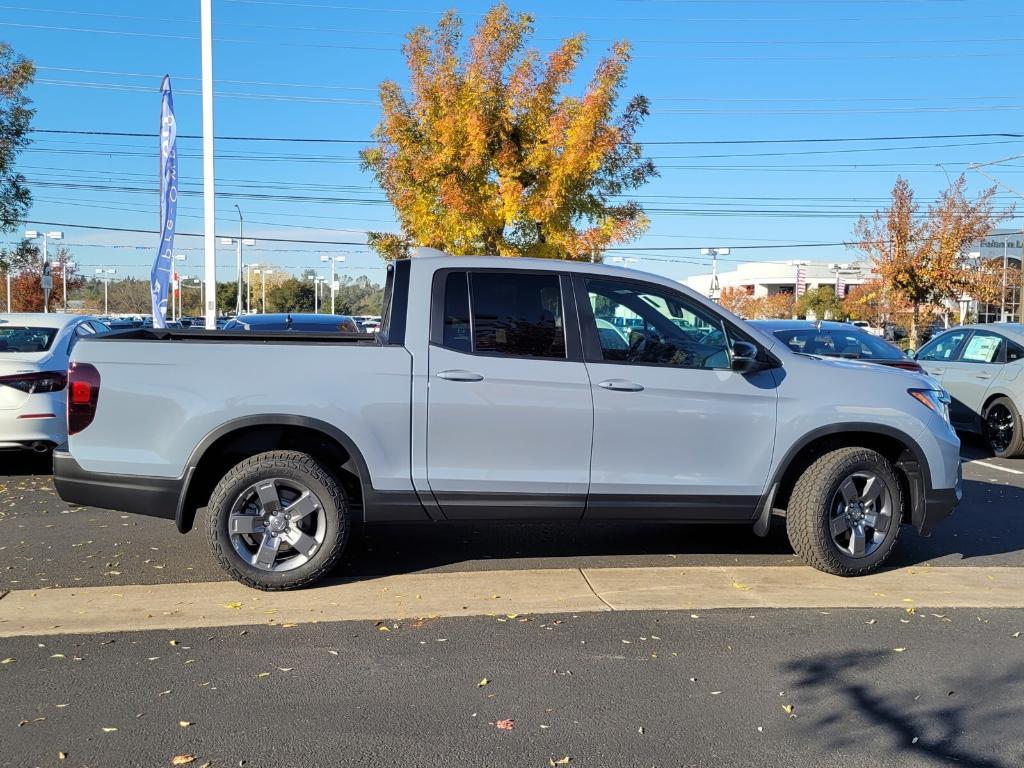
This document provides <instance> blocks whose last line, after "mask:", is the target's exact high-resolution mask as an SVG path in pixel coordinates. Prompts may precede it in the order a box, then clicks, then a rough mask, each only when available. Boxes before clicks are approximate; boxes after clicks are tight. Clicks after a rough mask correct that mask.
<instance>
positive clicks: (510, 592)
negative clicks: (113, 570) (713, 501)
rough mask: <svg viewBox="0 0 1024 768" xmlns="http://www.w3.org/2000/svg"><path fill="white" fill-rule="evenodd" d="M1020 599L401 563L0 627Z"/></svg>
mask: <svg viewBox="0 0 1024 768" xmlns="http://www.w3.org/2000/svg"><path fill="white" fill-rule="evenodd" d="M908 607H920V608H952V607H974V608H1024V568H1012V567H992V568H988V567H985V568H973V567H953V568H948V567H947V568H933V567H916V568H906V569H901V570H894V571H885V572H883V573H878V574H873V575H871V576H862V577H859V578H855V579H842V578H837V577H834V576H828V575H826V574H823V573H820V572H819V571H815V570H813V569H811V568H806V567H778V566H775V567H750V566H737V567H696V568H588V569H585V570H579V569H551V570H545V569H538V570H524V571H484V572H467V573H436V574H408V575H402V576H387V577H382V578H375V579H365V580H361V581H345V582H328V583H326V584H324V585H322V586H319V587H313V588H310V589H305V590H300V591H297V592H276V593H268V592H259V591H256V590H252V589H248V588H246V587H243V586H241V585H240V584H236V583H234V582H228V581H225V582H212V583H199V584H160V585H152V586H123V587H85V588H81V589H74V588H71V589H52V590H34V591H33V590H15V591H13V592H11V593H9V594H8V595H6V597H5V598H4V599H3V600H2V601H0V637H18V636H42V635H63V634H81V633H101V632H123V631H133V630H154V629H182V628H189V627H218V626H245V625H255V624H268V623H270V624H276V625H283V624H299V623H310V622H324V621H353V620H362V621H365V620H379V619H406V618H413V617H428V616H486V615H504V614H511V613H515V614H524V613H582V612H592V611H609V610H613V611H640V610H691V611H692V610H709V609H713V608H741V609H753V608H908Z"/></svg>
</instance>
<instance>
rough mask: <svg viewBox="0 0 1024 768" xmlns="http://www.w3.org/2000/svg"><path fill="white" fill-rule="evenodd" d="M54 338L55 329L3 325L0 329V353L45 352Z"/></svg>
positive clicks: (55, 334)
mask: <svg viewBox="0 0 1024 768" xmlns="http://www.w3.org/2000/svg"><path fill="white" fill-rule="evenodd" d="M56 337H57V329H56V328H29V327H28V326H10V325H5V326H2V327H0V353H3V352H45V351H46V350H48V349H49V348H50V346H51V345H52V344H53V340H54V339H55V338H56Z"/></svg>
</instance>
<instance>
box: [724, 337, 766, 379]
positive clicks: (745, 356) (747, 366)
mask: <svg viewBox="0 0 1024 768" xmlns="http://www.w3.org/2000/svg"><path fill="white" fill-rule="evenodd" d="M764 367H765V366H764V364H763V363H762V362H761V361H760V360H759V359H758V356H757V347H755V346H754V345H753V344H751V343H750V342H749V341H737V342H735V343H734V344H733V345H732V369H733V370H734V371H736V372H737V373H754V372H755V371H759V370H761V369H762V368H764Z"/></svg>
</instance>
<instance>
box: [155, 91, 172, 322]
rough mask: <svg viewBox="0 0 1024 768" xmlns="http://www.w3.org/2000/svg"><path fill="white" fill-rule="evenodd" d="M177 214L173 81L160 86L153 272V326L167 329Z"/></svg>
mask: <svg viewBox="0 0 1024 768" xmlns="http://www.w3.org/2000/svg"><path fill="white" fill-rule="evenodd" d="M177 215H178V125H177V123H176V122H175V119H174V99H173V97H172V95H171V78H170V76H169V75H164V79H163V82H162V83H161V84H160V248H159V249H158V251H157V255H156V259H155V260H154V261H153V270H152V272H150V276H149V281H150V290H151V292H152V294H153V327H154V328H166V327H167V296H168V287H169V283H170V279H171V265H172V263H173V256H172V254H173V252H174V223H175V219H176V218H177Z"/></svg>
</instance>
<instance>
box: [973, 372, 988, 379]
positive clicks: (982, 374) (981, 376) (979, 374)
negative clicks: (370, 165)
mask: <svg viewBox="0 0 1024 768" xmlns="http://www.w3.org/2000/svg"><path fill="white" fill-rule="evenodd" d="M974 378H976V379H991V378H992V377H991V376H990V375H989V374H987V373H976V374H974Z"/></svg>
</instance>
